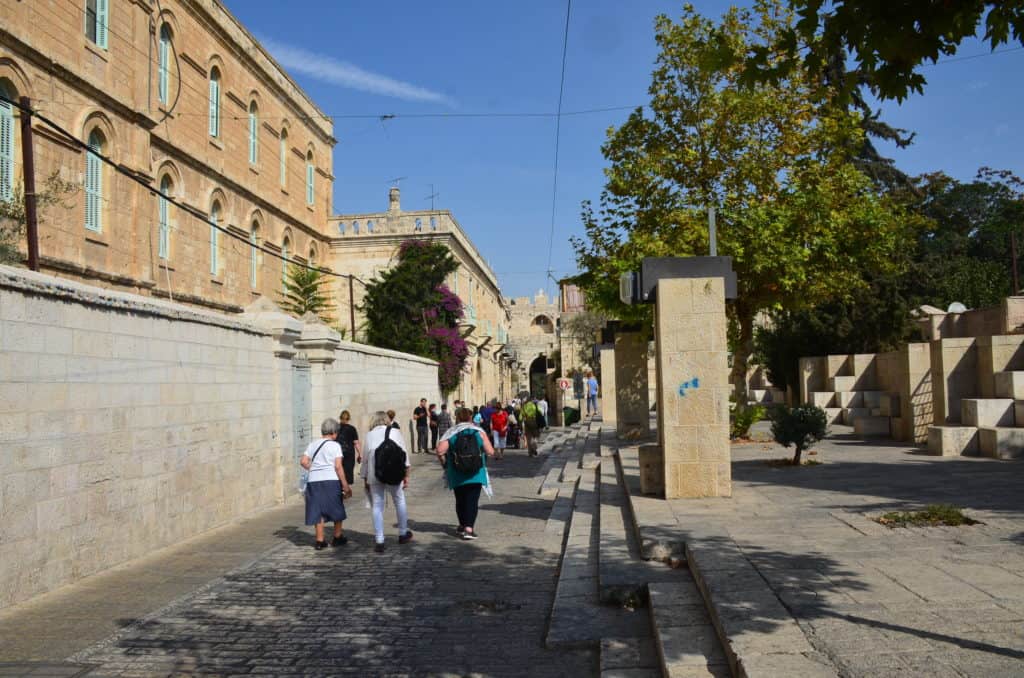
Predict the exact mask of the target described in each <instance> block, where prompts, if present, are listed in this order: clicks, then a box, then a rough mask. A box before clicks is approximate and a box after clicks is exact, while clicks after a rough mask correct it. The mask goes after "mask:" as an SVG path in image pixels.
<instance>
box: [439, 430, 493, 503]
mask: <svg viewBox="0 0 1024 678" xmlns="http://www.w3.org/2000/svg"><path fill="white" fill-rule="evenodd" d="M461 435H475V436H476V442H477V445H479V446H480V454H481V455H482V457H483V465H482V466H481V467H480V470H479V471H476V472H475V473H463V472H461V471H457V470H455V466H454V464H453V463H452V455H451V454H447V455H445V462H444V470H445V475H446V476H447V478H448V487H450V488H451V489H453V490H454V489H455V488H456V487H460V486H462V485H470V484H473V483H480V484H481V485H487V484H488V483H487V481H488V478H487V455H486V454H484V436H483V431H481V430H480V429H464V430H462V431H460V432H459V433H456V434H455V436H461ZM455 436H453V437H451V438H449V439H448V443H449V445H454V444H455ZM450 449H451V448H449V450H450Z"/></svg>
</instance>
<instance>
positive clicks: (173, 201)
mask: <svg viewBox="0 0 1024 678" xmlns="http://www.w3.org/2000/svg"><path fill="white" fill-rule="evenodd" d="M0 101H3V102H5V103H7V104H10V105H11V106H14V107H16V108H18V109H19V110H20V111H22V112H23V113H25V114H27V115H30V116H34V117H36V118H38V119H39V120H40V121H41V122H43V123H44V124H46V125H47V126H49V127H51V128H53V129H54V130H55V131H57V132H58V133H59V134H60V135H61V136H62V137H64V138H65V139H66V140H67V141H68V142H69V143H71V144H74V145H75V146H77V147H78V148H80V149H82V150H83V151H85V152H86V153H89V154H92V155H93V156H95V157H96V158H99V160H101V161H102V162H103V163H104V164H106V165H109V166H110V167H112V168H113V169H114V171H115V172H117V173H118V174H121V175H122V176H125V177H128V179H130V180H131V181H133V182H135V183H137V184H138V185H140V186H142V187H143V188H144V189H146V191H148V192H149V193H151V194H152V195H154V196H156V197H158V198H161V199H163V200H166V201H167V202H168V203H170V204H172V205H174V206H175V207H177V208H178V209H180V210H182V211H184V212H185V213H186V214H190V215H192V216H193V217H195V218H196V219H198V220H200V221H201V222H203V223H205V224H208V225H209V226H211V227H213V228H215V229H216V230H217V231H219V232H220V233H224V234H225V235H227V236H229V237H231V238H233V239H235V240H237V241H239V242H242V243H244V244H245V245H246V246H247V247H251V248H255V249H257V250H259V251H261V252H263V253H264V254H269V255H270V256H272V257H274V258H275V259H280V260H281V261H283V262H285V263H286V264H290V265H292V266H300V267H302V268H305V269H309V270H311V271H319V272H321V273H323V274H325V275H330V276H334V277H336V278H345V279H351V280H355V281H357V282H359V283H361V284H363V285H364V286H365V285H366V281H364V280H362V279H360V278H359V277H357V276H355V275H353V274H351V273H336V272H335V271H332V270H330V269H329V268H324V267H320V266H310V265H307V264H304V263H302V262H301V261H296V260H293V259H289V258H288V257H286V256H284V255H281V254H278V253H277V252H274V251H273V250H270V249H267V248H266V247H264V246H262V245H259V244H254V243H253V242H252V241H250V240H248V239H246V238H243V237H242V236H240V235H238V234H236V233H234V232H233V231H230V230H228V229H227V228H225V227H223V226H221V225H220V224H218V223H216V222H215V221H213V220H211V219H210V218H209V217H208V216H207V215H206V214H204V213H202V212H200V211H199V210H198V209H196V208H195V207H192V206H191V205H188V204H186V203H183V202H180V201H179V200H178V199H177V198H175V197H173V196H169V195H164V194H163V193H161V192H160V191H159V190H158V189H156V188H154V187H152V186H150V185H149V184H148V183H147V182H146V181H144V180H143V179H141V178H139V177H138V176H136V175H135V174H134V173H132V172H131V171H129V170H128V169H126V168H124V167H122V166H121V165H119V164H118V163H116V162H115V161H113V160H111V159H110V158H109V157H107V156H106V155H104V154H102V153H99V152H97V151H96V150H94V149H93V148H92V147H90V146H89V145H88V144H87V143H85V142H84V141H82V140H80V139H79V138H78V137H76V136H75V135H74V134H72V133H71V132H69V131H68V130H66V129H65V128H64V127H62V126H61V125H59V124H57V123H56V122H54V121H52V120H50V119H49V118H47V117H46V116H44V115H42V114H41V113H38V112H37V111H34V110H32V109H31V108H28V107H25V106H22V105H21V103H20V102H17V101H14V100H12V99H8V98H7V97H6V96H4V95H2V94H0Z"/></svg>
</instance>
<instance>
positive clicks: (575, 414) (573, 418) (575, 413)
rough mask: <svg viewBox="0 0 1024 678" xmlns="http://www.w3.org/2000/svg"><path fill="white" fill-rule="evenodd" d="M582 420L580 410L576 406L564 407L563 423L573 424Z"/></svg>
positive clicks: (565, 424) (564, 424)
mask: <svg viewBox="0 0 1024 678" xmlns="http://www.w3.org/2000/svg"><path fill="white" fill-rule="evenodd" d="M579 420H580V411H579V410H578V409H577V408H575V407H563V408H562V425H563V426H572V425H573V424H575V423H576V422H578V421H579Z"/></svg>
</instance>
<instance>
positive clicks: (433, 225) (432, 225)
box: [430, 217, 437, 231]
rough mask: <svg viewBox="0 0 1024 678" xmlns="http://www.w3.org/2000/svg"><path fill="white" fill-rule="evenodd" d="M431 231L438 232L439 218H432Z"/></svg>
mask: <svg viewBox="0 0 1024 678" xmlns="http://www.w3.org/2000/svg"><path fill="white" fill-rule="evenodd" d="M430 230H431V231H436V230H437V217H430Z"/></svg>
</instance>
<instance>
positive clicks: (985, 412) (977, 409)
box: [960, 398, 1014, 428]
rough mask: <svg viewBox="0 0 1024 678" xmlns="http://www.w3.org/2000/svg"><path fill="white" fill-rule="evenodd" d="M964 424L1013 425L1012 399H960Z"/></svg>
mask: <svg viewBox="0 0 1024 678" xmlns="http://www.w3.org/2000/svg"><path fill="white" fill-rule="evenodd" d="M960 421H961V422H962V423H963V425H964V426H977V427H979V428H980V427H982V426H986V427H987V426H993V427H994V426H1013V424H1014V408H1013V400H1009V399H1007V398H964V399H963V400H961V401H960Z"/></svg>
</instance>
